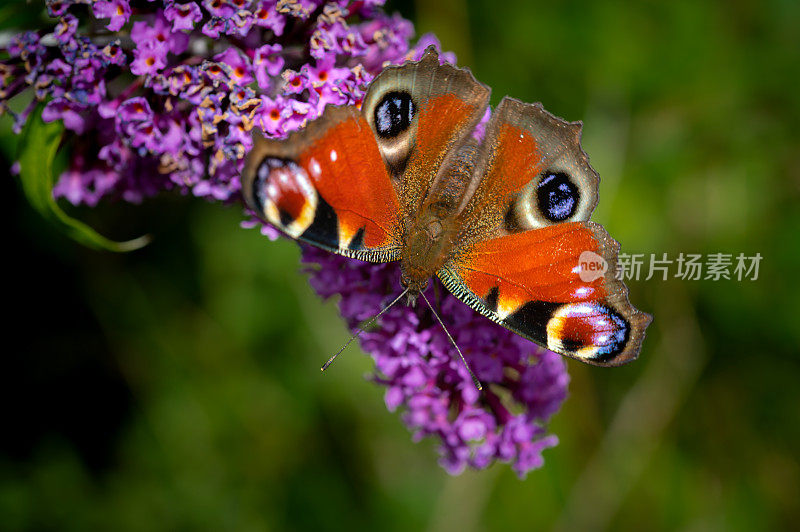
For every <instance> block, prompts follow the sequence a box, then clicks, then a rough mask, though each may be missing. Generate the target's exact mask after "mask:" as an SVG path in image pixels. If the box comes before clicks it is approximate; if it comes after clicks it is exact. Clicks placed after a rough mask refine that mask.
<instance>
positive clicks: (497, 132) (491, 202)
mask: <svg viewBox="0 0 800 532" xmlns="http://www.w3.org/2000/svg"><path fill="white" fill-rule="evenodd" d="M488 100H489V89H488V88H487V87H485V86H484V85H482V84H480V83H479V82H477V81H476V80H475V78H474V77H473V76H472V74H471V73H469V71H467V70H464V69H457V68H455V67H452V66H450V65H446V64H444V65H440V64H439V60H438V56H437V54H436V52H435V51H433V50H432V49H429V50H428V51H427V52H426V53H425V55H424V56H423V58H422V59H421V60H420V61H418V62H407V63H405V64H404V65H402V66H400V67H389V68H387V69H385V70H384V71H383V72H382V73H381V74H380V75H379V76H377V77H376V78H375V80H374V81H373V82H372V84H371V85H370V87H369V90H368V91H367V95H366V97H365V98H364V102H363V104H362V107H361V109H360V110H359V109H357V108H356V107H354V106H344V107H330V106H329V107H327V108H326V110H325V112H324V113H323V115H322V116H321V117H320V118H319V119H317V120H315V121H313V122H311V123H309V124H308V125H307V127H306V128H305V129H304V130H302V131H300V132H296V133H293V134H291V135H290V136H289V137H288V138H287V139H286V140H273V139H261V138H257V139H256V145H255V147H254V148H253V150H252V152H251V153H250V154H249V156H248V160H247V163H246V166H245V170H244V172H243V174H242V178H243V179H242V186H243V193H244V196H245V200H246V202H247V204H248V206H249V207H250V208H251V209H252V210H253V211H255V212H256V213H257V214H258V215H259V216H261V217H262V218H264V219H265V220H266V221H268V222H270V223H271V224H273V225H274V226H276V227H277V228H278V229H280V230H282V231H283V232H284V233H286V234H287V235H288V236H290V237H292V238H295V239H298V240H301V241H305V242H308V243H311V244H313V245H316V246H318V247H322V248H324V249H327V250H329V251H331V252H334V253H338V254H341V255H346V256H349V257H353V258H356V259H361V260H366V261H370V262H388V261H400V269H401V277H400V283H401V285H402V286H403V287H404V288H406V289H407V290H408V294H409V302H413V301H414V299H415V298H416V296H417V295H418V294H419V293H420V292H422V291H423V290H424V289H425V288H426V287H427V286H428V283H429V281H430V279H431V278H432V277H433V276H438V277H439V279H440V280H441V281H442V282H443V284H444V285H445V286H446V287H447V288H448V290H450V291H451V292H452V293H453V294H454V295H455V296H456V297H458V298H459V299H461V300H462V301H463V302H464V303H466V304H467V305H469V306H470V307H472V308H473V309H475V310H476V311H477V312H479V313H481V314H483V315H484V316H486V317H488V318H489V319H492V320H494V321H495V322H497V323H499V324H501V325H503V326H505V327H507V328H509V329H511V330H513V331H514V332H516V333H518V334H520V335H522V336H524V337H526V338H529V339H531V340H533V341H535V342H537V343H539V344H540V345H542V346H544V347H547V348H548V349H551V350H553V351H556V352H559V353H562V354H564V355H566V356H570V357H573V358H577V359H580V360H583V361H585V362H589V363H592V364H597V365H605V366H613V365H619V364H621V363H624V362H627V361H629V360H632V359H633V358H635V357H636V356H637V354H638V352H639V348H640V346H641V341H642V339H643V337H644V330H645V328H646V326H647V324H648V323H649V321H650V317H649V316H648V315H647V314H644V313H642V312H639V311H637V310H636V309H635V308H633V307H632V306H631V305H630V303H629V302H628V299H627V290H626V288H625V286H624V285H623V284H622V283H621V282H620V281H619V280H617V279H615V278H614V271H615V261H616V256H617V249H618V245H617V243H616V242H615V241H614V240H613V239H611V238H610V237H609V236H608V234H607V233H606V232H605V230H604V229H603V228H602V227H601V226H599V225H597V224H594V223H593V222H590V221H588V220H589V217H590V215H591V212H592V210H593V209H594V207H595V205H596V203H597V185H598V181H599V178H598V177H597V174H596V173H595V172H594V170H593V169H592V168H591V166H589V163H588V158H587V157H586V155H585V153H584V152H583V150H582V149H581V148H580V131H581V124H580V123H577V122H573V123H570V122H565V121H563V120H561V119H559V118H556V117H554V116H553V115H551V114H549V113H547V111H545V110H544V109H542V107H541V106H540V105H539V104H525V103H522V102H519V101H517V100H514V99H511V98H508V97H506V98H504V99H503V101H502V102H501V103H500V104H499V105H498V106H497V108H496V109H495V110H494V112H493V114H492V118H491V120H490V121H489V123H488V124H487V126H486V133H485V135H484V139H483V140H482V141H478V140H476V139H475V138H473V137H472V135H471V134H472V132H473V130H474V129H475V126H476V125H477V124H478V122H479V121H480V119H481V118H482V116H483V115H484V112H485V110H486V108H487V106H488ZM586 253H590V254H591V256H593V257H597V258H598V259H599V260H600V261H602V262H603V263H604V265H605V268H606V269H605V271H602V272H601V273H600V274H599V276H596V275H589V276H587V275H585V274H586V273H587V272H586V271H584V270H582V268H581V260H583V259H582V257H584V255H585V254H586ZM590 273H591V272H590Z"/></svg>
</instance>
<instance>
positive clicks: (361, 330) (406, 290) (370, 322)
mask: <svg viewBox="0 0 800 532" xmlns="http://www.w3.org/2000/svg"><path fill="white" fill-rule="evenodd" d="M407 292H408V288H406V289H405V290H403V293H401V294H400V295H399V296H397V297H396V298H395V299H394V301H392V302H391V303H389V304H388V305H386V306H385V307H383V310H381V311H380V312H378V313H377V314H375V316H373V317H372V318H370V320H369V321H368V322H367V323H365V324H364V326H363V327H359V328H358V330H357V331H356V333H355V334H354V335H353V336H351V337H350V339H349V340H348V341H347V343H346V344H344V345H343V346H342V348H341V349H339V350H338V351H337V352H336V353H335V354H334V355H333V356H332V357H331V358H329V359H328V361H327V362H325V364H323V365H322V367H321V368H320V371H325V370H326V369H328V366H330V365H331V364H333V361H334V360H336V357H338V356H339V355H340V354H341V353H342V351H344V350H345V349H347V346H348V345H350V344H351V343H352V342H353V340H355V339H356V338H358V337H359V336H361V333H362V332H364V329H366V328H367V327H369V326H370V325H372V324H373V323H375V320H377V319H378V318H380V317H381V316H382V315H383V313H384V312H386V311H387V310H389V309H390V308H392V306H394V304H395V303H397V302H398V301H400V299H401V298H402V297H403V296H404V295H406V293H407Z"/></svg>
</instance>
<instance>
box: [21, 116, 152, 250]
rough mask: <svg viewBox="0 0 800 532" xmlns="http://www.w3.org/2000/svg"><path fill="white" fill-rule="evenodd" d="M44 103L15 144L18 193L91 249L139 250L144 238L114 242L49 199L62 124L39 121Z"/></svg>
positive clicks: (144, 242) (146, 236) (51, 198)
mask: <svg viewBox="0 0 800 532" xmlns="http://www.w3.org/2000/svg"><path fill="white" fill-rule="evenodd" d="M43 108H44V104H41V105H39V107H37V108H36V110H35V111H34V112H33V113H31V116H30V117H29V118H28V121H27V123H26V124H25V129H23V131H22V135H21V138H20V142H19V150H18V157H17V160H18V161H19V164H20V171H19V175H20V180H21V181H22V190H23V191H24V192H25V196H26V197H27V198H28V201H29V202H30V203H31V205H32V206H33V208H34V209H36V210H37V211H39V213H40V214H41V215H42V216H43V217H44V218H46V219H48V220H50V221H51V222H53V223H54V224H55V225H56V226H58V227H59V228H60V229H61V230H63V231H64V232H65V233H66V234H67V235H68V236H69V237H70V238H72V239H73V240H77V241H78V242H80V243H81V244H84V245H85V246H88V247H91V248H94V249H105V250H108V251H115V252H125V251H133V250H134V249H139V248H141V247H142V246H145V245H147V244H148V243H149V242H150V237H149V236H148V235H145V236H141V237H139V238H136V239H133V240H128V241H127V242H115V241H113V240H110V239H108V238H106V237H104V236H102V235H100V234H99V233H97V231H95V230H94V229H92V228H91V227H89V226H88V225H86V224H85V223H83V222H81V221H80V220H76V219H74V218H72V217H70V216H69V215H68V214H67V213H65V212H64V211H63V210H61V207H59V206H58V204H57V203H56V201H55V199H54V198H53V181H54V175H53V161H54V160H55V157H56V152H57V151H58V146H59V143H60V142H61V137H62V135H63V133H64V125H63V124H62V123H61V122H50V123H47V122H45V121H44V120H42V109H43Z"/></svg>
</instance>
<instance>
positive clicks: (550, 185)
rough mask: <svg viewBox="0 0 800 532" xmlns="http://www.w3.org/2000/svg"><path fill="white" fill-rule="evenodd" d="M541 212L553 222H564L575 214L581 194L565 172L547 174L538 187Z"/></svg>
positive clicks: (537, 193)
mask: <svg viewBox="0 0 800 532" xmlns="http://www.w3.org/2000/svg"><path fill="white" fill-rule="evenodd" d="M536 198H537V204H538V207H539V212H541V213H542V215H543V216H544V217H545V218H547V219H548V220H550V221H551V222H563V221H564V220H566V219H568V218H569V217H571V216H572V215H573V214H575V211H576V210H577V208H578V201H579V199H580V194H579V192H578V187H576V186H575V184H574V183H573V182H572V181H571V180H570V178H569V176H568V175H567V174H565V173H564V172H547V173H546V174H545V176H544V178H543V179H542V180H541V181H540V182H539V184H538V185H537V187H536Z"/></svg>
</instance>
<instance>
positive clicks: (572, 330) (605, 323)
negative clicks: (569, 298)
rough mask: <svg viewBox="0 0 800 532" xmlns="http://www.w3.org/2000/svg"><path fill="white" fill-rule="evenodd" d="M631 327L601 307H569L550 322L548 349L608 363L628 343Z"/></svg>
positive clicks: (560, 311) (587, 304) (585, 304)
mask: <svg viewBox="0 0 800 532" xmlns="http://www.w3.org/2000/svg"><path fill="white" fill-rule="evenodd" d="M629 334H630V326H629V325H628V322H627V321H626V320H625V318H623V317H622V316H621V315H620V314H618V313H617V312H615V311H614V310H612V309H611V308H609V307H607V306H606V305H603V304H601V303H592V302H585V303H568V304H566V305H563V306H561V307H559V308H558V309H556V310H555V312H553V314H552V316H551V317H550V319H549V321H548V322H547V348H548V349H550V350H551V351H556V352H559V353H566V354H569V355H572V356H575V357H577V358H581V359H584V360H589V361H592V362H608V361H610V360H612V359H613V358H614V357H616V356H617V355H618V354H619V353H621V352H622V351H623V350H624V349H625V346H626V345H627V343H628V336H629Z"/></svg>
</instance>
